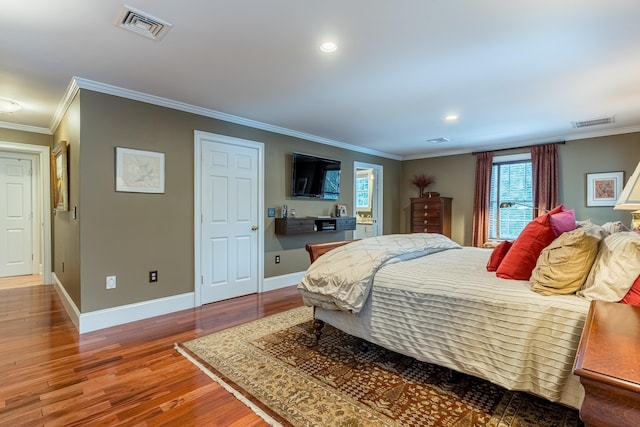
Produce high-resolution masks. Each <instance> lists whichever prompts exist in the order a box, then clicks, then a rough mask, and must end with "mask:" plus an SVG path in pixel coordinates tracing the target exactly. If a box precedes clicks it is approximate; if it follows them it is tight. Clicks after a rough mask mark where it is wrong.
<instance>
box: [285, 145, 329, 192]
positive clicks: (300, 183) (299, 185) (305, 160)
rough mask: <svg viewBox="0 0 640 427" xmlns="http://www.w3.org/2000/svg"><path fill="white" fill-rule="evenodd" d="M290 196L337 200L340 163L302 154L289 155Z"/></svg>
mask: <svg viewBox="0 0 640 427" xmlns="http://www.w3.org/2000/svg"><path fill="white" fill-rule="evenodd" d="M291 176H292V178H291V196H293V197H307V198H312V199H325V200H338V197H340V161H339V160H332V159H325V158H322V157H316V156H311V155H308V154H302V153H293V154H292V155H291Z"/></svg>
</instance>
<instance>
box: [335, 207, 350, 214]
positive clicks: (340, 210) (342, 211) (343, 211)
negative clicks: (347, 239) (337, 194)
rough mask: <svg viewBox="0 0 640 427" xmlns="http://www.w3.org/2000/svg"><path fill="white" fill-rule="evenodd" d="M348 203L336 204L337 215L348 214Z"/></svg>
mask: <svg viewBox="0 0 640 427" xmlns="http://www.w3.org/2000/svg"><path fill="white" fill-rule="evenodd" d="M347 215H348V213H347V205H336V216H347Z"/></svg>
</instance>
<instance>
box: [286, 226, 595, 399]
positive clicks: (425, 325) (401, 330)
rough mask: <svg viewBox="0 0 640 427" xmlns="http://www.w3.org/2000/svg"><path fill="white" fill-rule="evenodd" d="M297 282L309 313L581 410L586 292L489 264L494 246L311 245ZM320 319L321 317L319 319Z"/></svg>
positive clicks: (411, 241)
mask: <svg viewBox="0 0 640 427" xmlns="http://www.w3.org/2000/svg"><path fill="white" fill-rule="evenodd" d="M307 250H308V251H309V253H310V256H311V259H312V264H311V266H310V267H309V269H308V270H307V273H306V274H305V276H304V278H303V279H302V281H301V283H300V284H299V286H298V288H299V290H300V292H301V294H302V297H303V300H304V302H305V304H306V305H309V306H313V307H314V310H315V319H317V321H322V322H327V323H329V324H330V325H332V326H334V327H336V328H338V329H340V330H343V331H344V332H347V333H349V334H351V335H354V336H357V337H359V338H362V339H364V340H366V341H369V342H371V343H374V344H377V345H380V346H382V347H385V348H387V349H390V350H393V351H395V352H398V353H402V354H405V355H408V356H411V357H414V358H416V359H419V360H422V361H425V362H428V363H434V364H437V365H440V366H444V367H447V368H450V369H452V370H454V371H457V372H462V373H465V374H469V375H473V376H476V377H480V378H484V379H486V380H488V381H491V382H493V383H495V384H498V385H500V386H502V387H505V388H507V389H509V390H519V391H525V392H529V393H532V394H535V395H538V396H541V397H543V398H546V399H548V400H550V401H553V402H558V403H561V404H565V405H568V406H570V407H573V408H580V405H581V403H582V400H583V398H584V390H583V388H582V386H581V385H580V382H579V379H578V377H577V376H575V375H574V374H573V362H574V359H575V354H576V349H577V347H578V343H579V341H580V336H581V333H582V329H583V326H584V322H585V318H586V315H587V312H588V310H589V304H590V302H589V300H588V299H586V298H582V297H579V296H576V295H575V294H570V295H550V296H543V295H541V294H539V293H536V292H533V291H532V290H531V285H530V283H529V281H527V280H505V279H502V278H499V277H496V274H495V273H493V272H488V271H487V269H486V265H487V261H488V259H489V257H490V256H491V254H492V250H491V249H482V248H473V247H462V246H460V245H458V244H457V243H455V242H453V241H451V240H450V239H448V238H447V237H445V236H442V235H439V234H429V233H423V234H420V233H418V234H406V235H389V236H379V237H374V238H368V239H363V240H359V241H342V242H337V243H334V244H332V243H329V244H327V243H324V244H318V245H314V244H309V245H307ZM317 323H318V324H320V323H321V322H317Z"/></svg>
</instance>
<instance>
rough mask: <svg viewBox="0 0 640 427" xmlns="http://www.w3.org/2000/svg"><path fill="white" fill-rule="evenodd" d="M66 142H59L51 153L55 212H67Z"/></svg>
mask: <svg viewBox="0 0 640 427" xmlns="http://www.w3.org/2000/svg"><path fill="white" fill-rule="evenodd" d="M67 166H68V160H67V141H60V142H59V143H58V144H57V145H56V146H55V147H54V148H53V151H52V152H51V174H52V175H53V176H52V178H53V179H52V181H53V183H52V184H53V206H55V210H56V211H68V210H69V178H68V176H67Z"/></svg>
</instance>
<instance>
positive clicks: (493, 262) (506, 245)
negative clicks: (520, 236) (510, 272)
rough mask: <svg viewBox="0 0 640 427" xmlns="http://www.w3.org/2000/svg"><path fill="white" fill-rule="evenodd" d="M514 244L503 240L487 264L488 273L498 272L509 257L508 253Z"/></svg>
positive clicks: (494, 249)
mask: <svg viewBox="0 0 640 427" xmlns="http://www.w3.org/2000/svg"><path fill="white" fill-rule="evenodd" d="M512 244H513V242H510V241H508V240H503V241H502V242H500V244H498V246H496V247H495V248H493V252H491V256H490V257H489V261H488V262H487V271H496V270H497V269H498V266H499V265H500V263H501V262H502V260H503V259H504V257H505V256H506V255H507V252H509V249H511V245H512Z"/></svg>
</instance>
